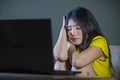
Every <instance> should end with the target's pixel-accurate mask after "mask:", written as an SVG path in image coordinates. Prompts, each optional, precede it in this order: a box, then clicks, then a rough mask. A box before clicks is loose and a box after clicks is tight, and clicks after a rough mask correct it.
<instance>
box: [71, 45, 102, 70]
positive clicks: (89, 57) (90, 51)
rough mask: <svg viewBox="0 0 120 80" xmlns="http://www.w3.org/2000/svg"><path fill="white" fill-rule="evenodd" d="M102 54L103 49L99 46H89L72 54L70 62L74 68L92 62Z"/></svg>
mask: <svg viewBox="0 0 120 80" xmlns="http://www.w3.org/2000/svg"><path fill="white" fill-rule="evenodd" d="M102 56H103V51H102V50H101V49H100V48H99V47H95V46H91V47H89V48H87V49H86V50H84V51H82V52H80V53H79V52H77V51H76V52H74V53H73V54H72V61H73V62H72V64H73V65H74V66H75V67H76V68H82V67H84V66H86V65H89V64H90V63H92V62H93V61H94V60H95V59H97V58H100V57H102Z"/></svg>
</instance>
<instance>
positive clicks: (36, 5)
mask: <svg viewBox="0 0 120 80" xmlns="http://www.w3.org/2000/svg"><path fill="white" fill-rule="evenodd" d="M78 6H81V7H85V8H88V9H89V10H90V11H91V12H92V13H93V14H94V16H95V17H96V19H97V21H98V23H99V25H100V28H101V30H102V32H103V34H104V35H105V36H106V37H107V39H108V41H109V43H110V44H111V45H120V37H119V30H120V0H0V19H39V18H51V20H52V38H53V45H54V44H55V42H56V41H57V38H58V34H59V30H60V27H61V25H62V16H64V15H66V14H67V13H68V12H69V11H70V10H71V9H73V8H74V7H78Z"/></svg>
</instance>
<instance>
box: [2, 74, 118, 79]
mask: <svg viewBox="0 0 120 80" xmlns="http://www.w3.org/2000/svg"><path fill="white" fill-rule="evenodd" d="M0 80H116V79H115V78H78V77H75V76H71V75H70V76H69V75H65V76H64V75H43V74H15V73H0Z"/></svg>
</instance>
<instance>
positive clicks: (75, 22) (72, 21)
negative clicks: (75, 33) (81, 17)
mask: <svg viewBox="0 0 120 80" xmlns="http://www.w3.org/2000/svg"><path fill="white" fill-rule="evenodd" d="M77 25H78V23H77V21H76V20H74V19H69V20H68V26H77Z"/></svg>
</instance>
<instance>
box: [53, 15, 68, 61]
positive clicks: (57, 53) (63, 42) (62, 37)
mask: <svg viewBox="0 0 120 80" xmlns="http://www.w3.org/2000/svg"><path fill="white" fill-rule="evenodd" d="M64 26H65V16H63V24H62V28H61V30H60V34H59V37H58V40H57V43H56V44H55V46H54V49H53V52H54V57H55V59H56V60H59V61H66V60H68V47H67V34H66V30H65V28H64Z"/></svg>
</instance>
